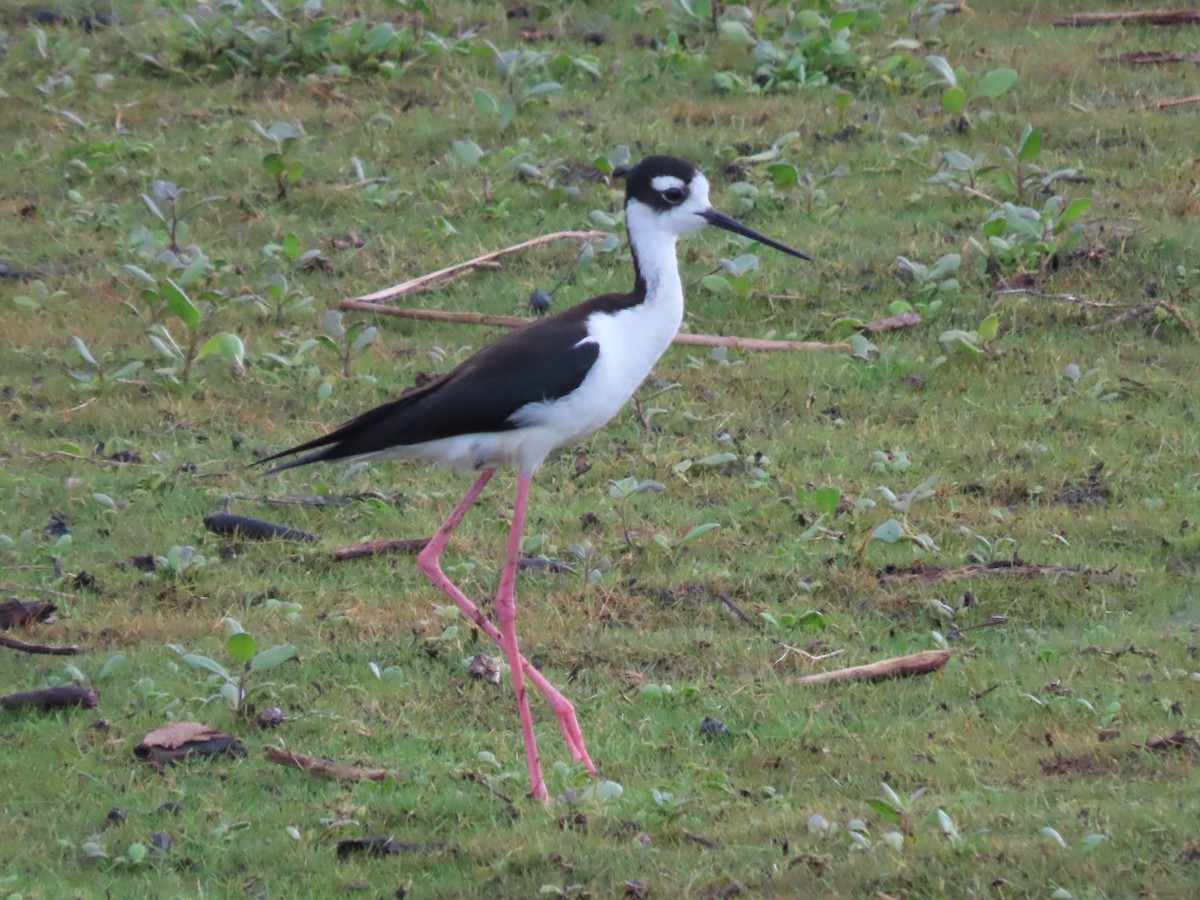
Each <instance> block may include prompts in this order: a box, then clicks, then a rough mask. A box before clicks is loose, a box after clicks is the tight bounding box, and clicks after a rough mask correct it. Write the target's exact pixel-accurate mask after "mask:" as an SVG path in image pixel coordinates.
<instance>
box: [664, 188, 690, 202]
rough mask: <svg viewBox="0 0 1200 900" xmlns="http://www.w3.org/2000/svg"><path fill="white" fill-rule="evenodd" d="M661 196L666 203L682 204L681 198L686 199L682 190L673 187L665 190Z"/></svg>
mask: <svg viewBox="0 0 1200 900" xmlns="http://www.w3.org/2000/svg"><path fill="white" fill-rule="evenodd" d="M662 196H663V199H664V200H666V201H667V202H668V203H682V202H683V198H684V197H686V196H687V194H685V193H684V190H683V188H676V187H673V188H667V189H666V190H665V191H663V192H662Z"/></svg>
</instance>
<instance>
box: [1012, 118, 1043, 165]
mask: <svg viewBox="0 0 1200 900" xmlns="http://www.w3.org/2000/svg"><path fill="white" fill-rule="evenodd" d="M1026 127H1027V129H1028V130H1027V132H1026V133H1025V135H1024V136H1023V137H1022V138H1021V146H1020V148H1019V149H1018V150H1017V159H1019V160H1020V161H1021V162H1029V161H1031V160H1033V159H1035V158H1036V157H1037V155H1038V154H1039V153H1041V152H1042V132H1041V131H1039V130H1038V129H1037V128H1029V126H1026Z"/></svg>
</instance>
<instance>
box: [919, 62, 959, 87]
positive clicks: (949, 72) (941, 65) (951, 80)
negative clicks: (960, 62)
mask: <svg viewBox="0 0 1200 900" xmlns="http://www.w3.org/2000/svg"><path fill="white" fill-rule="evenodd" d="M925 62H927V63H929V65H931V66H933V69H934V71H935V72H937V73H938V74H939V75H941V76H942V81H944V82H945V83H946V84H947V85H949V86H950V87H957V86H958V76H956V75H955V74H954V67H953V66H952V65H950V61H949V60H948V59H946V57H944V56H933V55H930V56H927V57H925Z"/></svg>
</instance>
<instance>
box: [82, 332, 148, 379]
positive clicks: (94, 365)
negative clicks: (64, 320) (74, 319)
mask: <svg viewBox="0 0 1200 900" xmlns="http://www.w3.org/2000/svg"><path fill="white" fill-rule="evenodd" d="M71 340H72V342H73V343H74V344H75V350H76V352H77V353H79V355H80V357H81V358H82V359H83V361H84V362H85V363H86V364H87V365H88V368H87V369H69V370H68V371H67V374H68V375H70V376H71V377H72V378H73V379H74V380H75V381H76V382H78V383H79V385H80V386H81V387H88V388H100V387H104V386H105V385H108V384H113V383H120V382H122V381H126V380H128V379H129V377H130V376H131V375H134V374H136V373H137V371H138V370H139V369H140V368H141V367H142V365H143V363H142V361H141V360H140V359H135V360H132V361H131V362H127V363H125V364H124V365H123V366H121V367H120V368H119V369H117V370H116V371H115V372H111V373H106V372H105V371H104V367H103V366H102V365H101V364H100V363H99V362H98V361H97V360H96V357H95V356H93V355H92V351H91V350H90V349H89V348H88V345H87V343H86V342H85V341H84V340H83V338H81V337H79V336H78V335H72V336H71Z"/></svg>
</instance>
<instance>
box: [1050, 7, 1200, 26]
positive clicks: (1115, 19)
mask: <svg viewBox="0 0 1200 900" xmlns="http://www.w3.org/2000/svg"><path fill="white" fill-rule="evenodd" d="M1050 24H1051V25H1053V26H1054V27H1055V28H1086V27H1088V26H1089V25H1200V10H1196V9H1130V10H1122V11H1119V12H1086V13H1072V14H1071V15H1069V16H1064V17H1063V18H1061V19H1055V20H1054V21H1053V22H1051V23H1050Z"/></svg>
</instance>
